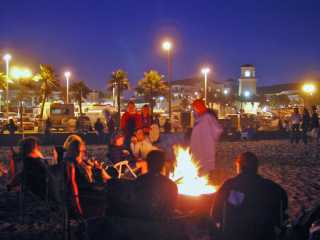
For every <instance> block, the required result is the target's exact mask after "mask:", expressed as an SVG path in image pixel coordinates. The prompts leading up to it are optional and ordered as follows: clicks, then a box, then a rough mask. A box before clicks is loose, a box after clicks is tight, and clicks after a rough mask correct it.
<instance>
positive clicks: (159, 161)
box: [147, 150, 166, 173]
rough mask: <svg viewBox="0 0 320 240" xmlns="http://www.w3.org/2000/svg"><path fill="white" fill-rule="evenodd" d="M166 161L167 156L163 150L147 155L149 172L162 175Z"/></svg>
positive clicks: (153, 151)
mask: <svg viewBox="0 0 320 240" xmlns="http://www.w3.org/2000/svg"><path fill="white" fill-rule="evenodd" d="M165 161H166V154H165V152H164V151H161V150H152V151H151V152H149V153H148V155H147V163H148V172H149V173H161V171H162V170H163V167H164V164H165Z"/></svg>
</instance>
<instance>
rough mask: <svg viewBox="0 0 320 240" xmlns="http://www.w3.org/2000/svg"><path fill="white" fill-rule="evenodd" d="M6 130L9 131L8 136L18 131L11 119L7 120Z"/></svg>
mask: <svg viewBox="0 0 320 240" xmlns="http://www.w3.org/2000/svg"><path fill="white" fill-rule="evenodd" d="M7 130H8V131H9V134H11V135H13V134H15V132H16V131H17V130H18V127H17V125H16V124H15V123H14V121H13V119H12V118H11V119H10V120H9V123H8V124H7Z"/></svg>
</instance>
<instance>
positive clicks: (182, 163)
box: [170, 146, 216, 215]
mask: <svg viewBox="0 0 320 240" xmlns="http://www.w3.org/2000/svg"><path fill="white" fill-rule="evenodd" d="M174 152H175V156H176V165H175V168H174V171H173V173H172V174H171V175H170V178H171V180H173V181H175V182H176V183H177V186H178V191H179V196H178V202H177V209H178V210H179V211H180V212H182V213H183V214H195V215H209V214H210V209H211V206H212V202H213V200H214V193H215V192H216V187H215V186H213V185H210V184H209V179H208V176H199V164H198V163H197V161H195V160H194V159H193V157H192V155H191V154H190V151H189V149H188V148H183V147H181V146H174Z"/></svg>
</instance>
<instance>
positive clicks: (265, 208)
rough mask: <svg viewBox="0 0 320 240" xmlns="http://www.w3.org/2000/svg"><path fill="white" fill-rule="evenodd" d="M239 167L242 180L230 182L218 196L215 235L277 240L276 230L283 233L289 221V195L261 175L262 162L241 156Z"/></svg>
mask: <svg viewBox="0 0 320 240" xmlns="http://www.w3.org/2000/svg"><path fill="white" fill-rule="evenodd" d="M235 165H236V170H237V173H238V176H236V177H234V178H231V179H229V180H227V181H226V182H225V183H224V184H223V185H222V187H221V188H220V189H219V191H218V192H217V193H216V196H215V201H214V204H213V207H212V220H213V229H214V231H213V234H219V235H220V237H221V239H223V240H229V239H248V240H273V239H276V235H275V231H274V230H275V229H276V228H278V229H281V226H282V224H283V223H284V221H285V220H286V218H287V216H286V210H287V207H288V198H287V193H286V192H285V190H283V188H282V187H281V186H279V185H278V184H276V183H274V182H273V181H271V180H268V179H265V178H262V177H261V176H260V175H259V174H258V173H257V171H258V159H257V157H256V156H255V155H254V154H253V153H251V152H245V153H242V154H240V155H239V156H237V158H236V161H235ZM219 239H220V238H219Z"/></svg>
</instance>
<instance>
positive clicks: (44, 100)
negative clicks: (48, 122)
mask: <svg viewBox="0 0 320 240" xmlns="http://www.w3.org/2000/svg"><path fill="white" fill-rule="evenodd" d="M46 101H47V91H45V92H44V94H43V98H42V103H41V111H40V121H42V118H43V113H44V105H45V104H46Z"/></svg>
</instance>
